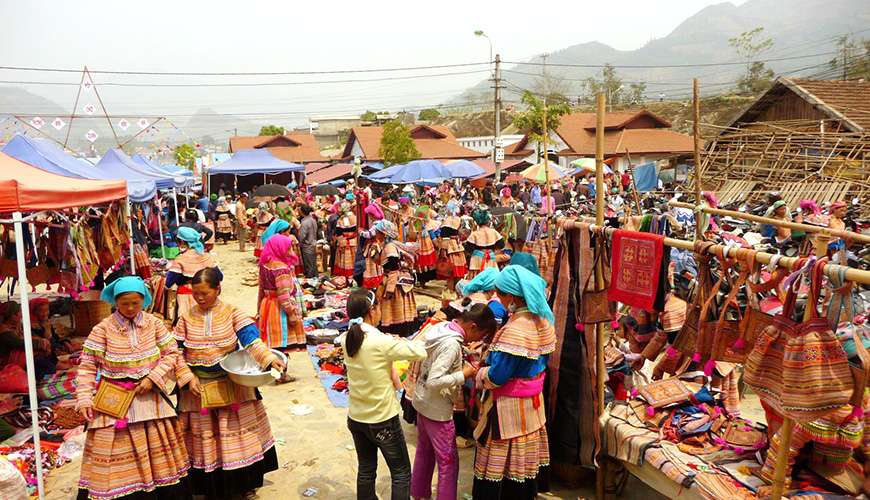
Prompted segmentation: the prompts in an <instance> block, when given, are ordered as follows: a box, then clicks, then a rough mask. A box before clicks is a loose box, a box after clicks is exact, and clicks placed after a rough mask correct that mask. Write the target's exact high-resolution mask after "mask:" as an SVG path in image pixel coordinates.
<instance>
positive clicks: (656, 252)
mask: <svg viewBox="0 0 870 500" xmlns="http://www.w3.org/2000/svg"><path fill="white" fill-rule="evenodd" d="M663 242H664V236H661V235H657V234H648V233H636V232H633V231H625V230H617V231H616V232H615V233H613V251H612V260H611V269H612V273H613V274H612V276H611V280H610V289H609V290H608V292H607V298H608V299H610V300H612V301H618V302H622V303H623V304H627V305H630V306H633V307H640V308H642V309H645V310H647V311H652V310H654V305H655V301H656V296H657V291H658V288H659V274H660V272H661V267H662V266H661V264H662V255H663V254H664V244H663Z"/></svg>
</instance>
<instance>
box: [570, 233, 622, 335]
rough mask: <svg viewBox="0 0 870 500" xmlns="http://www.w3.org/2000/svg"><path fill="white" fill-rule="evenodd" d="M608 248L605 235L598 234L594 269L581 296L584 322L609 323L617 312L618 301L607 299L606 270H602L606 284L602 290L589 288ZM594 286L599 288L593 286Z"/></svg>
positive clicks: (588, 276)
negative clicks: (590, 281)
mask: <svg viewBox="0 0 870 500" xmlns="http://www.w3.org/2000/svg"><path fill="white" fill-rule="evenodd" d="M606 251H607V248H606V246H605V243H604V236H601V235H599V236H597V237H596V241H595V259H594V260H593V263H592V269H591V270H590V271H589V274H588V275H587V276H586V282H585V283H583V289H582V296H581V298H580V314H579V318H578V320H579V322H580V323H583V324H593V323H607V322H609V321H612V320H613V318H614V317H615V314H616V302H611V301H609V300H607V289H608V288H609V285H608V281H609V280H608V279H607V278H608V276H607V274H608V273H607V272H605V270H602V274H603V275H604V286H603V288H602V289H601V290H588V288H589V280H591V279H593V277H594V276H595V269H597V267H598V265H599V263H600V262H602V258H603V254H604V253H606ZM593 288H597V287H595V286H593Z"/></svg>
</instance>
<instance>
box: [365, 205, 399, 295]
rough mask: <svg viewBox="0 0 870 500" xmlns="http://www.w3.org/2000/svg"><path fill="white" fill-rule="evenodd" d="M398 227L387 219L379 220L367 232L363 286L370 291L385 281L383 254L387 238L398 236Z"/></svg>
mask: <svg viewBox="0 0 870 500" xmlns="http://www.w3.org/2000/svg"><path fill="white" fill-rule="evenodd" d="M396 234H397V233H396V225H395V224H393V223H392V222H390V221H388V220H386V219H383V218H381V219H379V220H377V221H376V222H375V223H374V225H373V226H372V228H371V229H370V230H369V231H366V234H365V238H366V248H365V250H364V251H363V256H364V257H365V270H364V271H363V286H364V287H365V288H368V289H369V290H377V289H378V288H379V287H380V286H381V283H383V281H384V268H383V266H382V265H381V253H382V252H383V250H384V246H385V245H386V243H387V241H386V239H387V237H388V236H389V237H390V238H394V237H395V236H396Z"/></svg>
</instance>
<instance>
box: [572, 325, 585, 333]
mask: <svg viewBox="0 0 870 500" xmlns="http://www.w3.org/2000/svg"><path fill="white" fill-rule="evenodd" d="M574 328H576V329H577V331H578V332H582V331H584V330H586V325H584V324H583V323H576V324H575V325H574Z"/></svg>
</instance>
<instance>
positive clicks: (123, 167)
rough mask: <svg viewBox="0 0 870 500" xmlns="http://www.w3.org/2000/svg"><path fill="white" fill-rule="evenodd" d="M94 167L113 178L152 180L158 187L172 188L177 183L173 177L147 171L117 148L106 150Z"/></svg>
mask: <svg viewBox="0 0 870 500" xmlns="http://www.w3.org/2000/svg"><path fill="white" fill-rule="evenodd" d="M94 169H95V170H98V171H100V172H101V173H102V174H103V175H110V176H112V178H113V179H127V180H128V181H129V180H137V181H151V182H154V183H155V184H156V185H157V188H158V189H166V187H164V186H168V187H170V188H171V187H173V186H174V184H175V182H174V181H173V180H172V179H173V178H172V177H168V176H167V177H158V176H156V175H153V174H148V173H146V172H145V171H144V170H143V168H142V167H141V166H140V165H139V164H138V163H136V162H134V161H133V160H131V159H130V157H129V156H127V155H126V154H124V153H123V152H121V151H118V150H116V149H110V150H108V151H106V154H104V155H103V157H102V158H101V159H100V161H99V162H98V163H97V165H96V166H95V167H94Z"/></svg>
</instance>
